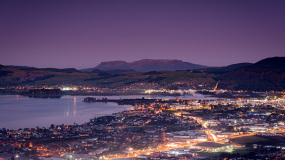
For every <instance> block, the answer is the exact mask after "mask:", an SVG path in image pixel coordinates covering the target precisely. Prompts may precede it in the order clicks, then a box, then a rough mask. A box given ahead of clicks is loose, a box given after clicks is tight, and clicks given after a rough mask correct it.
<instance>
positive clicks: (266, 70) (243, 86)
mask: <svg viewBox="0 0 285 160" xmlns="http://www.w3.org/2000/svg"><path fill="white" fill-rule="evenodd" d="M218 79H219V80H220V81H221V83H220V87H221V88H226V89H235V90H254V91H269V90H284V89H285V83H284V82H285V57H273V58H266V59H263V60H261V61H259V62H257V63H255V64H253V65H250V66H247V67H244V68H241V69H238V70H235V71H232V72H229V73H226V74H222V75H221V76H219V77H218Z"/></svg>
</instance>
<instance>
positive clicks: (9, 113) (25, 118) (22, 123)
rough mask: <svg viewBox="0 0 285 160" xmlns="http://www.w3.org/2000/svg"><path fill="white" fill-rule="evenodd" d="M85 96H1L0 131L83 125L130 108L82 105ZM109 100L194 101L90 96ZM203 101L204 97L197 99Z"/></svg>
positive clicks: (100, 104)
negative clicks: (52, 125) (5, 129)
mask: <svg viewBox="0 0 285 160" xmlns="http://www.w3.org/2000/svg"><path fill="white" fill-rule="evenodd" d="M85 97H86V96H63V97H61V98H28V97H24V96H20V95H0V128H4V127H5V128H9V129H19V128H29V127H36V126H39V127H49V126H50V125H51V124H55V125H58V124H74V123H77V124H83V123H85V122H88V121H89V120H90V119H91V118H94V117H95V116H96V117H97V116H102V115H108V114H112V113H116V112H120V111H123V110H126V109H128V108H130V107H131V106H122V105H117V104H115V103H84V102H82V101H83V99H84V98H85ZM93 97H96V98H103V97H107V98H109V99H123V98H142V97H145V98H158V99H175V98H180V99H195V98H197V97H193V96H179V97H171V96H153V95H143V96H142V95H129V96H93ZM199 98H202V99H205V97H201V96H199Z"/></svg>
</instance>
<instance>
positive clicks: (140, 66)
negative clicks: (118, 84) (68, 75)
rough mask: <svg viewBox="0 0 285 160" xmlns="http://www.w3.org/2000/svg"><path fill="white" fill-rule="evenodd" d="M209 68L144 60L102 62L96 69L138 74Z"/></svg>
mask: <svg viewBox="0 0 285 160" xmlns="http://www.w3.org/2000/svg"><path fill="white" fill-rule="evenodd" d="M200 68H207V66H203V65H198V64H193V63H189V62H183V61H181V60H175V59H174V60H164V59H142V60H139V61H134V62H130V63H128V62H125V61H108V62H101V63H100V64H99V65H98V66H96V67H95V68H94V69H98V70H103V71H107V70H134V71H138V72H150V71H176V70H193V69H200Z"/></svg>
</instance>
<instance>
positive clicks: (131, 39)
mask: <svg viewBox="0 0 285 160" xmlns="http://www.w3.org/2000/svg"><path fill="white" fill-rule="evenodd" d="M284 4H285V2H284V1H274V3H272V1H267V0H262V1H223V0H221V1H203V2H201V1H199V2H198V1H184V0H180V1H168V0H166V1H155V2H154V1H129V0H123V1H88V0H87V1H80V2H79V1H75V0H71V1H40V2H39V1H34V0H30V1H25V2H24V1H19V0H16V1H1V2H0V6H1V11H0V13H1V14H0V19H1V21H2V22H3V23H2V25H1V26H0V34H1V38H0V48H1V49H0V56H1V58H0V59H1V60H0V64H2V65H23V66H34V67H39V68H46V67H54V68H71V67H73V68H77V69H83V68H90V67H95V66H96V65H98V64H99V63H100V62H103V61H113V60H124V61H127V62H131V61H136V60H140V59H178V60H183V61H185V62H190V63H195V64H200V65H206V66H226V65H230V64H234V63H242V62H251V63H255V62H257V61H259V60H261V59H264V58H268V57H274V56H284V55H285V53H284V50H285V45H284V42H285V38H284V37H285V32H284V28H285V21H284V19H285V5H284Z"/></svg>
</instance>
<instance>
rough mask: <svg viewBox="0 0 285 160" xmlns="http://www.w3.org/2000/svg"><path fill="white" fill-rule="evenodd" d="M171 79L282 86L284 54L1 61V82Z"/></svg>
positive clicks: (101, 83) (88, 83) (238, 87)
mask: <svg viewBox="0 0 285 160" xmlns="http://www.w3.org/2000/svg"><path fill="white" fill-rule="evenodd" d="M174 82H175V83H176V82H179V83H177V84H180V83H187V84H189V85H192V86H193V85H197V86H198V85H199V84H200V83H203V84H206V85H208V86H211V85H213V84H216V83H217V82H219V85H218V88H220V89H231V90H253V91H269V90H278V91H281V90H284V89H285V83H284V82H285V57H272V58H266V59H263V60H261V61H259V62H257V63H239V64H233V65H229V66H225V67H206V66H202V65H197V64H192V63H189V62H183V61H180V60H152V59H144V60H140V61H135V62H130V63H127V62H125V61H110V62H102V63H100V64H99V65H98V66H96V67H95V68H90V69H85V70H76V69H74V68H67V69H57V68H35V67H25V66H3V65H0V86H2V87H3V86H17V85H86V86H99V87H102V86H104V87H118V86H128V85H131V84H135V83H157V84H163V85H165V84H174Z"/></svg>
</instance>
